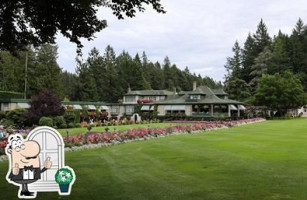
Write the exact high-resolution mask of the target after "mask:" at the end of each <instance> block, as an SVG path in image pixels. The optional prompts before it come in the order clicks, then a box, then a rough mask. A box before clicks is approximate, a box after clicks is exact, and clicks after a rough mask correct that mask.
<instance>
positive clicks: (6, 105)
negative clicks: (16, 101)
mask: <svg viewBox="0 0 307 200" xmlns="http://www.w3.org/2000/svg"><path fill="white" fill-rule="evenodd" d="M3 110H4V111H7V110H10V105H9V103H3Z"/></svg>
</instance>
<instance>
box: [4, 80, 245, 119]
mask: <svg viewBox="0 0 307 200" xmlns="http://www.w3.org/2000/svg"><path fill="white" fill-rule="evenodd" d="M62 104H63V106H64V107H65V108H66V109H68V110H80V111H81V110H82V109H83V108H87V109H88V111H97V110H98V111H101V112H104V111H105V112H107V113H108V117H123V116H132V115H133V114H134V113H136V111H137V110H136V107H137V106H141V108H140V110H138V112H139V111H141V112H142V113H145V112H146V113H150V112H153V111H156V112H157V116H161V117H163V116H177V115H178V116H181V117H185V116H186V117H195V118H206V117H240V116H243V114H244V110H245V107H244V103H242V102H239V101H235V100H231V99H228V95H227V93H225V92H224V91H223V90H222V89H211V88H209V87H207V86H199V87H197V86H196V83H194V84H193V90H192V91H181V92H179V93H177V92H176V90H174V91H173V92H171V91H167V90H136V91H132V90H131V89H130V88H129V89H128V92H127V93H126V94H125V95H124V96H123V102H122V103H105V102H76V101H63V102H62ZM0 105H1V110H2V111H9V110H13V109H16V108H28V107H29V104H28V100H24V99H7V100H0Z"/></svg>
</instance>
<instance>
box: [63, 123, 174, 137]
mask: <svg viewBox="0 0 307 200" xmlns="http://www.w3.org/2000/svg"><path fill="white" fill-rule="evenodd" d="M170 125H174V123H173V124H171V123H151V124H132V125H121V126H108V128H109V131H111V132H114V131H124V130H129V129H134V128H148V127H150V128H164V127H169V126H170ZM176 125H177V124H176ZM106 127H107V126H100V127H93V128H92V130H91V132H105V128H106ZM114 128H116V129H115V130H114ZM66 130H67V129H58V131H59V133H60V134H61V135H63V136H66ZM68 130H69V135H79V134H84V133H86V132H88V130H87V128H86V127H83V128H71V129H68Z"/></svg>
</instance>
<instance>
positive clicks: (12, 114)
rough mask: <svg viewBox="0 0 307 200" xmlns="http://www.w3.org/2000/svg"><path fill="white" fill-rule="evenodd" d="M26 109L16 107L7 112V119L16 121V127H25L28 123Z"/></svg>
mask: <svg viewBox="0 0 307 200" xmlns="http://www.w3.org/2000/svg"><path fill="white" fill-rule="evenodd" d="M26 114H27V110H26V109H15V110H11V111H9V112H7V113H6V117H5V118H6V119H7V120H10V121H12V122H13V123H14V126H15V127H16V128H21V127H24V126H25V124H26V121H27V119H26Z"/></svg>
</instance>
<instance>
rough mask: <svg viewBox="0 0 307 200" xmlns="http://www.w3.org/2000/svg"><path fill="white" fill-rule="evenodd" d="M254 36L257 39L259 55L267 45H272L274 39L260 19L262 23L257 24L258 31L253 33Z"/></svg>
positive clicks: (257, 52)
mask: <svg viewBox="0 0 307 200" xmlns="http://www.w3.org/2000/svg"><path fill="white" fill-rule="evenodd" d="M253 38H254V40H255V53H256V56H258V54H259V53H261V52H262V51H263V50H264V48H265V47H270V46H271V44H272V39H271V37H270V35H269V33H268V29H267V27H266V25H265V23H264V21H263V19H261V20H260V23H259V24H258V26H257V30H256V33H255V34H253Z"/></svg>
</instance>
